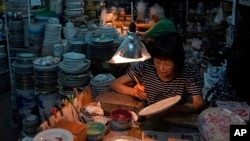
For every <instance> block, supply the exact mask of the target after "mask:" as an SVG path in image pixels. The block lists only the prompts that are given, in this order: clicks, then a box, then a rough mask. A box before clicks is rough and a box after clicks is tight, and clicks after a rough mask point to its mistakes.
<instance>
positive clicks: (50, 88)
mask: <svg viewBox="0 0 250 141" xmlns="http://www.w3.org/2000/svg"><path fill="white" fill-rule="evenodd" d="M59 62H60V59H59V58H57V57H53V56H46V57H39V58H37V59H35V60H34V61H33V68H34V73H35V89H36V93H43V94H45V93H51V92H55V91H58V89H57V88H56V87H55V86H56V85H57V84H58V83H57V79H58V74H57V71H58V69H59V68H58V63H59Z"/></svg>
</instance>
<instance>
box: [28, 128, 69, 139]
mask: <svg viewBox="0 0 250 141" xmlns="http://www.w3.org/2000/svg"><path fill="white" fill-rule="evenodd" d="M59 140H60V141H74V137H73V135H72V133H71V132H69V131H68V130H65V129H61V128H53V129H47V130H44V131H42V132H40V133H38V134H37V135H36V136H35V137H34V140H33V141H59Z"/></svg>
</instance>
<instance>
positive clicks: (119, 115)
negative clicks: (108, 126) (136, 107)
mask: <svg viewBox="0 0 250 141" xmlns="http://www.w3.org/2000/svg"><path fill="white" fill-rule="evenodd" d="M111 118H112V119H113V120H117V121H128V120H131V119H132V114H131V112H130V111H129V110H126V109H115V110H113V111H111Z"/></svg>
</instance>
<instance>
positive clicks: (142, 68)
mask: <svg viewBox="0 0 250 141" xmlns="http://www.w3.org/2000/svg"><path fill="white" fill-rule="evenodd" d="M182 43H183V42H182V39H181V37H180V35H179V34H177V33H175V32H171V33H167V34H164V35H162V36H160V37H159V38H158V39H157V40H156V42H155V44H154V47H153V48H152V52H151V56H152V58H151V59H150V60H147V61H144V62H140V63H138V64H137V65H136V66H134V67H133V68H132V71H129V72H127V74H125V75H123V76H120V77H119V78H117V79H116V80H114V81H113V82H112V83H111V84H110V88H111V89H112V90H114V91H116V92H118V93H122V94H127V95H131V96H134V97H137V98H139V99H141V100H147V101H148V104H149V105H150V104H153V103H155V102H158V101H160V100H163V99H165V98H169V97H172V96H175V95H180V96H181V100H180V101H179V104H177V105H176V106H174V107H172V108H171V109H169V110H167V111H164V112H163V113H161V115H164V114H166V113H169V112H183V113H190V112H199V111H200V110H202V109H203V106H204V102H203V99H202V92H201V80H200V72H199V68H197V67H196V66H194V65H192V64H189V63H186V62H184V59H185V52H184V48H183V45H182ZM133 75H134V76H137V77H138V79H139V80H140V81H141V82H140V83H141V85H140V84H136V83H135V80H134V79H133V78H134V77H133ZM133 84H135V85H133ZM189 98H191V99H190V100H189Z"/></svg>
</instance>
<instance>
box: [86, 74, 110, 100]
mask: <svg viewBox="0 0 250 141" xmlns="http://www.w3.org/2000/svg"><path fill="white" fill-rule="evenodd" d="M114 79H115V77H114V76H113V75H112V74H110V73H108V74H98V75H96V76H94V77H93V79H92V80H91V89H92V98H96V97H97V96H98V95H99V94H100V93H101V92H106V91H109V90H110V88H109V84H110V83H111V82H112V81H113V80H114Z"/></svg>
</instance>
